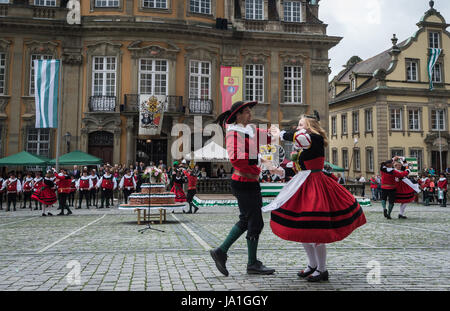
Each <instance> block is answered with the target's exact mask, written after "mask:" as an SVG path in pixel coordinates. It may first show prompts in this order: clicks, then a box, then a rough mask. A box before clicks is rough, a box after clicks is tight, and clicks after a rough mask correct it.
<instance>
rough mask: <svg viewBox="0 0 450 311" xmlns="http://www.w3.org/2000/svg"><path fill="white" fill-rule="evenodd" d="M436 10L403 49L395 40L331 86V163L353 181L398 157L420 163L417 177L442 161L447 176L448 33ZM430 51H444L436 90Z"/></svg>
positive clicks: (350, 65) (350, 66)
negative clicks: (430, 70)
mask: <svg viewBox="0 0 450 311" xmlns="http://www.w3.org/2000/svg"><path fill="white" fill-rule="evenodd" d="M433 6H434V2H433V1H430V8H429V10H428V11H427V12H425V14H424V16H423V17H422V18H421V19H420V21H419V22H418V23H417V26H418V28H419V29H418V30H417V31H416V32H415V33H414V35H413V36H411V37H410V38H407V39H406V40H404V41H402V42H398V39H397V38H396V36H395V35H393V38H392V39H391V40H392V47H391V48H390V49H389V50H387V51H384V52H382V53H380V54H378V55H376V56H373V57H371V58H369V59H367V60H362V59H360V58H359V57H357V56H354V57H351V58H350V60H349V61H348V62H347V64H346V65H345V66H344V67H345V69H344V70H342V71H341V72H340V73H339V74H338V75H337V76H335V77H334V79H333V80H332V81H331V83H330V88H329V92H330V114H329V124H330V147H329V152H330V162H332V163H334V164H337V165H339V166H342V167H344V168H346V169H347V170H348V172H349V175H350V176H351V177H354V176H359V175H364V176H366V177H367V176H370V175H373V174H378V173H379V165H380V163H381V162H382V161H385V160H387V159H390V158H391V157H393V156H394V155H401V156H411V157H416V158H417V159H418V166H419V167H418V168H419V170H421V169H423V168H429V167H433V168H434V169H437V170H440V169H441V158H442V168H443V169H445V168H447V165H448V163H449V156H450V155H449V152H448V150H449V147H448V146H449V143H450V135H449V127H448V124H449V121H450V119H449V115H448V107H449V104H450V84H449V83H448V81H450V69H449V68H450V67H449V64H450V60H449V54H448V51H449V50H450V33H449V32H448V31H447V30H446V29H447V26H448V24H447V23H446V21H445V19H444V17H443V16H442V15H441V14H440V13H439V12H438V11H436V9H434V8H433ZM413 31H414V30H412V31H411V32H413ZM431 48H440V49H442V53H441V55H440V56H439V58H438V59H437V62H436V65H435V67H434V69H433V72H432V77H431V79H432V81H433V89H432V90H430V89H429V83H430V78H429V76H428V69H427V65H428V58H429V55H430V54H429V53H430V49H431ZM441 155H442V157H441ZM350 162H351V163H350ZM366 179H367V178H366Z"/></svg>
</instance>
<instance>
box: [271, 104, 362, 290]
mask: <svg viewBox="0 0 450 311" xmlns="http://www.w3.org/2000/svg"><path fill="white" fill-rule="evenodd" d="M319 121H320V118H319V115H318V113H317V111H315V115H314V116H303V117H302V118H301V119H300V121H299V123H298V127H297V129H296V130H290V131H281V132H280V130H279V129H275V128H273V129H272V131H271V133H272V135H273V136H274V137H277V136H279V137H280V138H281V139H282V140H285V141H292V142H293V143H294V147H295V148H296V149H300V150H301V153H300V155H299V156H298V158H297V163H296V164H298V166H299V167H300V169H301V171H300V172H299V173H298V174H296V175H295V177H294V178H293V179H292V180H291V181H290V182H288V183H287V184H286V185H285V186H284V187H283V189H282V190H281V192H280V193H279V194H278V196H277V197H276V198H275V199H274V200H273V201H272V202H271V203H270V204H268V205H266V206H265V207H264V208H263V211H272V213H271V220H270V226H271V228H272V231H273V233H274V234H275V235H277V236H279V237H280V238H282V239H284V240H288V241H295V242H301V243H302V244H303V248H304V249H305V251H306V254H307V256H308V265H307V267H306V269H304V270H302V271H300V272H299V273H298V274H297V275H298V276H300V277H303V278H307V280H308V281H310V282H318V281H322V280H324V281H325V280H328V277H329V274H328V270H327V268H326V245H325V243H332V242H336V241H340V240H343V239H344V238H346V237H347V236H348V235H349V234H350V233H352V232H353V230H355V229H356V228H358V227H360V226H362V225H364V224H365V223H366V218H365V216H364V213H363V211H362V209H361V207H360V206H359V204H358V202H357V201H356V199H355V197H354V196H353V195H352V194H351V193H350V192H349V191H348V190H346V189H345V188H344V187H343V186H342V185H340V184H339V183H338V182H337V181H336V180H335V179H334V178H329V177H328V176H327V175H325V174H324V173H323V171H322V170H323V168H324V161H325V147H326V146H327V144H328V140H327V135H326V132H325V130H324V129H323V128H322V127H321V126H320V123H319Z"/></svg>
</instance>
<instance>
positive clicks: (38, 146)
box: [27, 128, 50, 157]
mask: <svg viewBox="0 0 450 311" xmlns="http://www.w3.org/2000/svg"><path fill="white" fill-rule="evenodd" d="M27 151H28V152H30V153H33V154H36V155H42V156H46V157H50V129H37V128H29V129H28V131H27Z"/></svg>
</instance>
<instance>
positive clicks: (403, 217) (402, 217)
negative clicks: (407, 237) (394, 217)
mask: <svg viewBox="0 0 450 311" xmlns="http://www.w3.org/2000/svg"><path fill="white" fill-rule="evenodd" d="M398 218H399V219H407V218H408V217H406V216H403V215H400V214H398Z"/></svg>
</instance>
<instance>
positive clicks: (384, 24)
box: [319, 0, 450, 80]
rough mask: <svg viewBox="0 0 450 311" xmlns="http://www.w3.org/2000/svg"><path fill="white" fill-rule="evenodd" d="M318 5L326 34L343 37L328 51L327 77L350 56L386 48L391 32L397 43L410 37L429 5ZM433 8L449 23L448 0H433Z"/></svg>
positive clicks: (358, 1) (387, 1) (395, 0)
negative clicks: (328, 73)
mask: <svg viewBox="0 0 450 311" xmlns="http://www.w3.org/2000/svg"><path fill="white" fill-rule="evenodd" d="M319 5H320V6H319V18H320V20H321V21H323V22H324V23H325V24H328V27H327V34H328V35H331V36H339V37H343V39H342V40H341V42H340V43H339V44H338V45H337V46H335V47H334V48H332V49H331V50H330V51H329V58H330V59H331V61H330V67H331V70H332V72H331V74H330V80H332V79H333V77H334V76H335V75H337V74H338V73H339V72H340V71H341V70H342V69H343V67H342V66H343V65H345V63H346V62H347V61H348V60H349V59H350V57H352V56H354V55H357V56H359V57H360V58H362V59H364V60H365V59H368V58H370V57H372V56H375V55H377V54H379V53H381V52H383V51H385V50H387V49H389V48H390V47H391V46H392V42H391V38H392V35H393V34H396V36H397V38H398V42H402V41H403V40H405V39H407V38H409V37H411V36H412V35H413V34H414V33H415V32H416V31H417V30H418V29H419V28H418V27H417V25H416V24H417V23H418V22H419V21H420V19H421V18H422V16H423V15H424V14H425V12H426V11H428V9H429V8H430V5H429V0H321V1H320V2H319ZM434 8H435V9H436V10H437V11H438V12H440V13H441V15H442V16H443V17H444V18H445V20H446V22H447V23H449V24H450V0H435V1H434ZM447 31H450V27H449V28H447Z"/></svg>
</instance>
